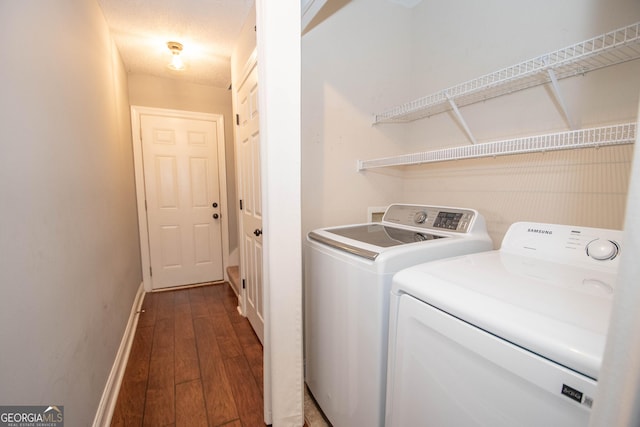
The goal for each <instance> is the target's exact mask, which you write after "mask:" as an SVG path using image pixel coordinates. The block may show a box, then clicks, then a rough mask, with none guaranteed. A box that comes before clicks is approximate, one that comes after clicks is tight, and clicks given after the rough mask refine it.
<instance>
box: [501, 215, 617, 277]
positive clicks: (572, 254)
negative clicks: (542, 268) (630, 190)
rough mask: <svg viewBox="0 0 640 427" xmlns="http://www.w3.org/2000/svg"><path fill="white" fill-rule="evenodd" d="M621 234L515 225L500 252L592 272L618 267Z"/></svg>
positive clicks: (591, 229)
mask: <svg viewBox="0 0 640 427" xmlns="http://www.w3.org/2000/svg"><path fill="white" fill-rule="evenodd" d="M622 237H623V233H622V231H620V230H608V229H603V228H590V227H575V226H570V225H558V224H545V223H534V222H517V223H515V224H513V225H511V227H509V230H508V231H507V234H506V235H505V236H504V239H503V241H502V248H501V250H503V251H507V252H511V253H517V254H521V255H528V256H533V257H536V258H544V259H547V260H549V261H555V262H561V263H566V264H583V265H589V266H590V267H592V268H605V269H607V268H613V269H615V268H616V267H617V263H618V260H619V255H620V253H621V251H622Z"/></svg>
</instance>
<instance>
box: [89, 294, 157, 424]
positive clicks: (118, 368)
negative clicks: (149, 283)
mask: <svg viewBox="0 0 640 427" xmlns="http://www.w3.org/2000/svg"><path fill="white" fill-rule="evenodd" d="M144 295H145V291H144V285H143V284H142V283H140V286H139V287H138V292H137V293H136V297H135V299H134V300H133V305H132V306H131V313H130V314H129V321H128V322H127V327H126V328H125V330H124V335H123V336H122V341H120V348H118V353H116V359H115V360H114V362H113V366H112V367H111V372H110V373H109V378H107V384H106V385H105V388H104V391H103V392H102V398H101V399H100V404H99V405H98V411H97V412H96V416H95V418H94V419H93V427H102V426H108V425H110V424H111V418H112V417H113V411H114V410H115V408H116V403H117V401H118V393H119V392H120V386H121V385H122V379H123V378H124V372H125V370H126V368H127V361H128V360H129V353H130V352H131V345H132V344H133V338H134V337H135V335H136V327H137V326H138V317H139V316H138V313H139V312H140V307H142V301H143V300H144Z"/></svg>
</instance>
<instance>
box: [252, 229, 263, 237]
mask: <svg viewBox="0 0 640 427" xmlns="http://www.w3.org/2000/svg"><path fill="white" fill-rule="evenodd" d="M253 234H255V235H256V237H258V236H260V235H261V234H262V230H260V229H259V228H256V229H255V230H253Z"/></svg>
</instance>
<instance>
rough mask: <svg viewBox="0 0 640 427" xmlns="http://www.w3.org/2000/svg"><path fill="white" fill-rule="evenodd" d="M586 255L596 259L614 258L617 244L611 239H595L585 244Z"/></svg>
mask: <svg viewBox="0 0 640 427" xmlns="http://www.w3.org/2000/svg"><path fill="white" fill-rule="evenodd" d="M587 255H589V256H590V257H591V258H593V259H597V260H598V261H606V260H609V259H614V258H615V257H616V255H618V245H617V244H616V243H615V242H613V241H611V240H604V239H596V240H593V241H591V242H589V244H588V245H587Z"/></svg>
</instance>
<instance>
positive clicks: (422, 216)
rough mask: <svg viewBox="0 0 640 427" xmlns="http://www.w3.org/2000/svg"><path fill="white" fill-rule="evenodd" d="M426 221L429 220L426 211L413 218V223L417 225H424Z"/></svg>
mask: <svg viewBox="0 0 640 427" xmlns="http://www.w3.org/2000/svg"><path fill="white" fill-rule="evenodd" d="M426 220H427V213H426V212H425V211H420V212H417V213H416V214H415V215H414V217H413V221H414V222H415V223H416V224H423V223H424V222H425V221H426Z"/></svg>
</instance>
